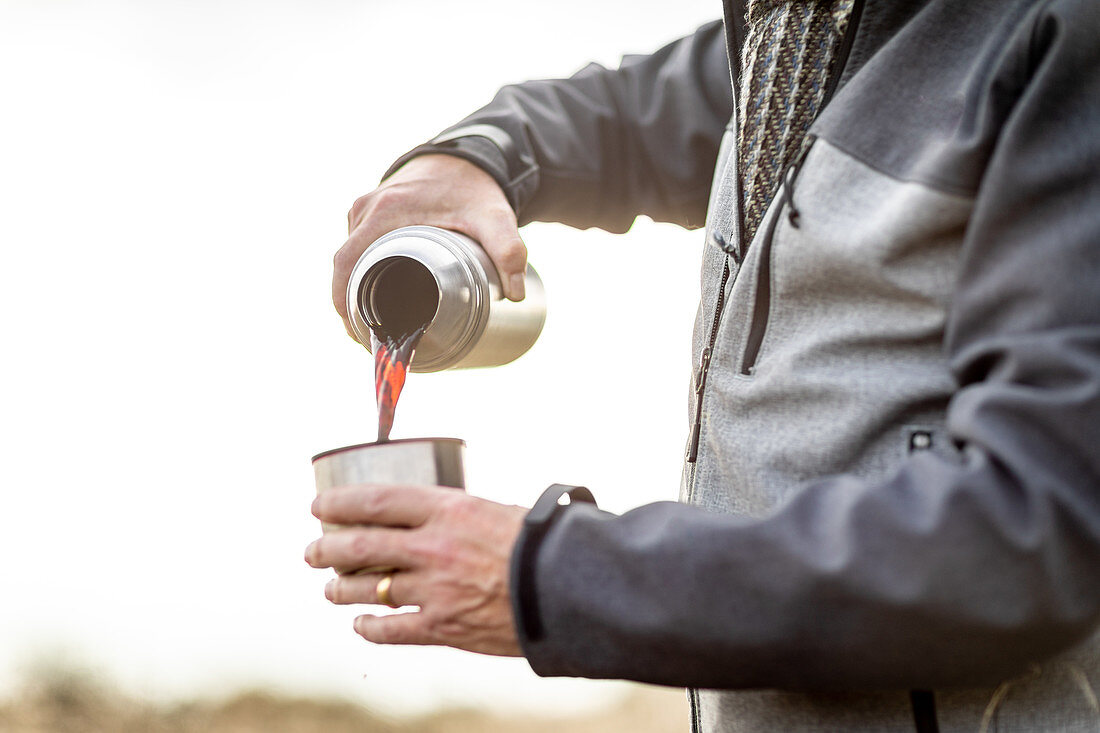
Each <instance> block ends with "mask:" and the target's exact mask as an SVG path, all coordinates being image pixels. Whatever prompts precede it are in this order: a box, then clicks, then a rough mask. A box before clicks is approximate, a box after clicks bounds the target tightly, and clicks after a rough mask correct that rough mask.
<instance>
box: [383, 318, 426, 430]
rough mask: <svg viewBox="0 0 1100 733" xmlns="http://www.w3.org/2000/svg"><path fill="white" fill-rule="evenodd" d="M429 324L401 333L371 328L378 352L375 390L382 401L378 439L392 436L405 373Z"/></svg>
mask: <svg viewBox="0 0 1100 733" xmlns="http://www.w3.org/2000/svg"><path fill="white" fill-rule="evenodd" d="M426 328H427V324H425V325H423V326H420V327H419V328H417V329H415V330H413V331H410V332H407V333H401V334H397V335H394V334H390V333H386V332H385V331H383V330H382V329H380V328H378V329H374V330H372V331H371V338H370V341H371V350H372V351H373V352H374V393H375V397H376V399H377V402H378V442H379V443H385V442H386V441H387V440H389V439H390V430H391V429H392V428H393V414H394V411H395V410H396V409H397V398H398V397H400V396H401V389H402V387H404V386H405V375H406V374H408V371H409V365H410V364H411V363H412V359H413V353H414V352H415V351H416V345H417V343H419V341H420V337H421V336H423V335H424V330H425V329H426Z"/></svg>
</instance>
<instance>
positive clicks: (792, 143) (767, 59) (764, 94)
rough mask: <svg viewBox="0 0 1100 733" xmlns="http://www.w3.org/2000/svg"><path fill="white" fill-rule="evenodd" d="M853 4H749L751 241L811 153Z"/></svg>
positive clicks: (746, 149) (746, 181) (743, 84)
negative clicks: (788, 177)
mask: <svg viewBox="0 0 1100 733" xmlns="http://www.w3.org/2000/svg"><path fill="white" fill-rule="evenodd" d="M852 2H853V0H749V3H748V11H747V13H746V27H747V35H746V38H745V44H744V46H743V48H742V53H741V79H740V80H739V85H740V92H741V93H740V98H739V100H738V102H739V108H738V119H739V127H738V138H737V149H738V157H739V159H740V167H741V175H742V189H741V190H742V196H743V199H744V214H745V221H744V225H745V228H746V231H745V233H744V241H746V242H748V241H751V240H752V237H753V235H754V234H755V233H756V229H757V227H758V226H759V225H760V220H761V219H762V218H763V216H764V211H765V210H766V209H767V207H768V203H769V202H770V201H771V199H772V197H773V196H775V193H776V191H778V190H779V185H780V183H781V182H782V177H783V173H784V172H785V171H786V170H787V168H789V167H790V166H791V165H792V164H793V163H794V162H795V161H796V160H797V159H798V157H799V156H800V155H801V154H802V153H803V151H804V150H805V149H806V148H807V147H809V144H810V140H809V138H808V137H807V136H806V131H807V130H809V129H810V124H811V123H812V122H813V121H814V118H815V117H817V113H818V112H819V111H820V109H821V104H822V102H823V101H824V97H825V89H826V87H827V86H828V82H829V74H830V72H831V71H833V69H832V66H833V65H834V64H833V62H834V60H835V58H836V55H837V53H838V51H839V49H840V45H841V42H842V40H843V38H844V31H845V29H846V28H847V26H848V18H849V17H850V16H851V13H852ZM837 73H839V71H838V72H837Z"/></svg>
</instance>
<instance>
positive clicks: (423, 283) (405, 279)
mask: <svg viewBox="0 0 1100 733" xmlns="http://www.w3.org/2000/svg"><path fill="white" fill-rule="evenodd" d="M439 295H440V294H439V283H438V282H436V279H435V276H433V275H432V273H431V270H429V269H428V268H427V267H425V266H424V265H423V264H422V263H420V262H418V261H417V260H415V259H413V258H411V257H387V258H386V259H384V260H381V261H380V262H378V263H377V264H375V265H374V266H373V267H371V268H370V269H369V270H367V273H366V275H365V276H364V277H363V281H362V283H361V284H360V286H359V306H360V308H361V310H362V312H363V313H364V314H365V315H366V316H367V323H368V325H370V326H371V327H372V328H374V327H378V326H382V327H384V328H385V330H386V332H387V333H390V334H394V335H400V334H405V333H412V332H413V331H414V330H416V329H418V328H421V327H422V326H424V325H425V324H430V323H431V322H432V321H433V320H434V319H435V315H436V312H437V310H438V309H439Z"/></svg>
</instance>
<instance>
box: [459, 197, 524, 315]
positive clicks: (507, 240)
mask: <svg viewBox="0 0 1100 733" xmlns="http://www.w3.org/2000/svg"><path fill="white" fill-rule="evenodd" d="M477 222H478V223H477V225H476V226H475V227H473V230H474V231H472V232H471V235H472V236H473V237H474V239H476V240H478V242H480V243H481V246H482V247H483V248H484V249H485V252H486V253H487V254H488V255H489V259H491V260H492V261H493V264H494V265H496V268H497V273H498V274H499V275H500V283H501V286H502V287H503V289H504V297H506V298H508V299H509V300H523V297H524V273H525V272H526V270H527V245H525V244H524V243H523V239H521V238H520V236H519V226H518V223H517V221H516V214H515V212H513V211H512V208H511V207H510V206H508V205H507V204H505V205H504V206H498V207H494V208H493V209H491V210H489V211H486V212H485V214H484V215H483V216H481V217H479V218H478V219H477Z"/></svg>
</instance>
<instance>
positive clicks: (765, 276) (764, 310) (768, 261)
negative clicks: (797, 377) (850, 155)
mask: <svg viewBox="0 0 1100 733" xmlns="http://www.w3.org/2000/svg"><path fill="white" fill-rule="evenodd" d="M864 2H865V0H855V2H854V3H853V4H852V14H851V16H850V17H849V18H848V27H847V28H845V29H844V38H843V39H841V42H840V48H839V49H838V52H837V57H836V60H835V61H834V62H833V70H832V74H830V78H829V84H828V86H826V87H825V96H824V97H822V99H821V107H820V108H819V109H818V111H817V114H818V115H819V116H820V115H821V112H822V110H824V109H825V107H827V106H828V104H829V102H831V101H832V99H833V95H834V94H835V93H836V90H837V88H838V87H839V86H840V77H841V76H843V74H844V67H845V66H847V65H848V56H850V55H851V53H852V45H853V44H854V43H855V39H856V30H857V29H858V28H859V21H860V18H861V17H862V15H863V5H864ZM806 152H809V148H807V149H806V151H804V152H803V154H802V156H800V157H799V159H798V161H797V162H796V163H795V165H794V166H792V170H791V171H789V173H790V176H789V178H788V176H784V181H783V184H782V185H784V186H786V185H793V181H794V180H795V179H797V178H798V172H799V171H800V170H801V168H802V163H803V161H804V160H805V153H806ZM738 173H740V171H738ZM787 181H791V183H790V184H788V183H787ZM777 195H778V192H777ZM782 213H783V204H782V203H780V204H779V205H778V206H776V211H775V213H774V215H773V216H772V217H771V219H770V220H769V221H768V224H767V229H765V230H764V236H763V238H762V239H761V241H760V247H761V249H760V268H759V270H758V272H757V277H756V298H755V299H754V300H755V302H754V303H753V309H752V324H751V326H750V327H749V335H748V338H747V339H746V340H745V352H744V354H742V357H741V374H742V375H744V376H749V375H751V374H752V373H753V370H755V369H756V360H757V358H758V357H759V356H760V347H761V345H762V344H763V343H764V334H765V333H767V330H768V319H769V317H770V315H771V313H770V311H771V305H772V303H771V300H772V283H771V275H772V240H773V239H774V237H775V228H776V225H777V223H778V222H779V218H780V216H781V215H782Z"/></svg>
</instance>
